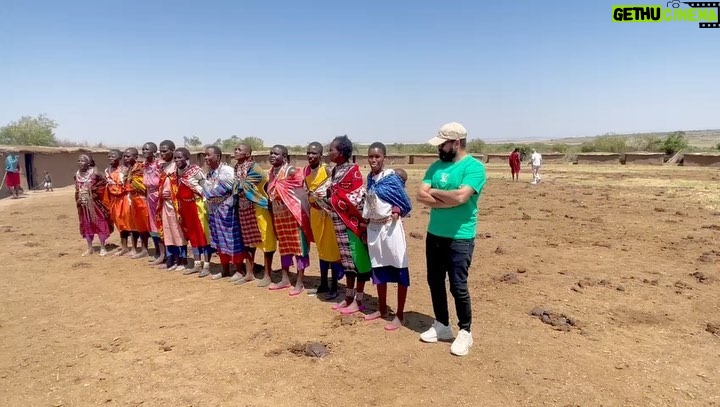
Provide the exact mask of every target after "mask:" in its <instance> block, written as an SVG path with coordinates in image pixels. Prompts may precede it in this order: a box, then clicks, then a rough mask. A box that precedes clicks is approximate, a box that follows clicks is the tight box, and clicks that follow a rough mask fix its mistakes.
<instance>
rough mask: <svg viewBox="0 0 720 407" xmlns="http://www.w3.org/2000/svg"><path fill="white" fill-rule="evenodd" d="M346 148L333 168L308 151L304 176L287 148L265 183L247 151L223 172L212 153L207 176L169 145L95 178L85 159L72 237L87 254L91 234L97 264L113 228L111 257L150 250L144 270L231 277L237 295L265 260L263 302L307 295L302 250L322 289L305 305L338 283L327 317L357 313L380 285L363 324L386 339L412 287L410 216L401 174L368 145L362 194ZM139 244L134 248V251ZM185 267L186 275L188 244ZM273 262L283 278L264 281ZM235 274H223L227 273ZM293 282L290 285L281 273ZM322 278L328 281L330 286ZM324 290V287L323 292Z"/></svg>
mask: <svg viewBox="0 0 720 407" xmlns="http://www.w3.org/2000/svg"><path fill="white" fill-rule="evenodd" d="M352 151H353V145H352V142H351V141H350V140H349V139H348V138H347V136H342V137H337V138H335V139H334V140H333V141H332V143H331V144H330V147H329V153H328V158H329V160H330V161H331V162H332V163H333V164H334V165H333V166H332V168H330V167H329V166H327V165H325V164H324V163H323V160H322V157H323V146H322V144H320V143H317V142H314V143H311V144H310V145H309V146H308V148H307V160H308V165H307V166H305V167H304V168H298V167H294V166H292V165H291V164H290V163H289V156H288V151H287V149H286V148H285V147H284V146H282V145H276V146H274V147H273V148H272V149H271V150H270V158H269V162H270V164H271V169H270V171H269V173H268V172H265V171H264V170H263V169H262V168H261V167H260V165H259V164H258V163H257V162H255V161H254V160H253V158H252V149H251V148H250V146H248V145H244V144H241V145H238V146H237V147H236V148H235V152H234V153H235V154H234V158H235V160H236V164H235V166H234V168H233V167H231V166H229V165H227V164H225V163H223V162H222V151H221V150H220V148H218V147H216V146H209V147H207V148H206V150H205V163H206V166H207V172H205V171H203V169H201V168H200V167H199V166H197V165H195V164H192V163H191V162H190V152H189V151H188V150H187V149H185V148H177V149H176V148H175V145H174V143H173V142H172V141H169V140H166V141H163V142H161V143H160V146H159V151H158V147H157V146H156V145H155V144H154V143H152V142H150V143H146V144H145V145H144V146H143V147H142V156H143V158H144V160H138V155H139V154H138V150H137V149H135V148H128V149H127V150H125V151H124V153H121V152H120V151H119V150H112V151H110V153H109V157H108V158H109V167H108V168H107V169H106V170H105V171H104V172H101V171H99V170H98V169H97V168H96V165H95V162H94V160H93V158H92V157H91V156H90V155H81V156H80V157H79V159H78V167H79V168H78V171H77V173H76V175H75V187H76V194H75V195H76V202H77V209H78V216H79V220H80V233H81V235H82V236H83V237H84V238H85V239H86V241H87V245H88V249H87V251H86V252H85V253H83V256H87V255H90V254H92V253H93V252H94V249H93V245H92V244H93V240H94V237H95V235H97V236H98V238H99V239H100V244H101V246H100V255H101V256H105V255H107V251H106V249H105V243H106V241H107V239H108V238H109V236H110V234H111V233H112V232H113V230H114V229H117V230H118V231H119V232H120V239H121V247H119V248H118V250H117V252H116V255H118V256H122V255H127V256H130V257H132V258H136V259H137V258H142V257H147V256H148V241H149V238H152V240H153V243H154V246H155V248H156V250H155V255H154V256H153V257H151V258H150V260H149V261H150V264H151V266H154V267H158V268H165V269H168V270H181V271H184V273H183V274H186V275H191V274H195V273H198V275H199V277H206V276H212V277H211V278H212V279H221V278H224V277H230V279H229V280H230V281H233V282H234V283H235V284H246V283H248V282H250V281H253V280H255V275H254V266H255V263H254V260H255V252H256V250H257V249H260V250H261V251H262V252H263V254H264V266H265V267H264V272H263V276H262V278H261V279H259V281H258V283H257V285H258V286H259V287H267V288H268V289H269V290H272V291H280V290H286V289H288V290H290V291H289V295H290V296H292V297H295V296H297V295H299V294H301V293H302V292H303V291H305V287H304V284H303V279H304V275H305V270H306V269H307V268H308V267H309V266H310V259H309V247H310V244H312V243H314V244H315V246H316V248H317V252H318V257H319V268H320V277H321V278H320V281H321V282H320V285H319V287H318V288H317V290H312V292H310V290H308V293H310V294H321V293H322V294H323V295H324V297H325V298H326V299H328V300H332V299H335V298H337V297H338V281H339V280H341V279H343V278H345V279H346V289H345V297H344V299H343V300H342V301H340V302H338V303H336V304H334V305H333V309H334V310H337V311H338V312H340V313H342V314H344V315H349V314H353V313H356V312H362V311H365V305H364V290H365V284H366V283H367V282H368V281H370V280H371V279H372V281H373V283H374V284H375V285H376V286H377V291H378V298H379V309H378V310H377V311H375V312H372V313H369V311H368V312H366V313H365V314H366V315H365V319H367V320H376V319H380V318H382V319H386V320H390V322H389V323H388V324H387V325H385V329H387V330H396V329H398V328H399V327H400V326H401V325H402V324H403V322H404V315H403V309H404V304H405V298H406V296H407V289H408V286H409V285H410V278H409V272H408V255H407V246H406V241H405V231H404V229H403V224H402V218H403V217H405V216H407V215H408V214H409V213H410V210H411V204H410V199H409V198H408V195H407V193H406V192H405V182H406V180H407V174H406V173H405V172H404V171H403V170H401V169H396V170H393V169H387V168H385V164H384V159H385V155H386V148H385V146H384V145H383V144H382V143H374V144H372V145H371V146H370V148H369V149H368V164H369V165H370V169H371V172H370V173H369V174H368V176H367V183H366V184H364V182H363V176H362V174H361V172H360V169H359V167H358V166H357V165H356V164H354V163H352V162H351V157H352ZM138 243H139V245H140V247H138ZM188 243H189V244H190V246H191V247H192V251H193V253H192V254H193V258H194V261H193V266H192V267H189V266H188V264H187V260H186V259H187V254H188V253H187V251H186V250H187V249H186V248H187V245H188ZM276 251H277V252H279V255H280V264H281V279H280V281H279V282H275V283H274V282H272V280H271V273H272V262H273V257H274V253H275V252H276ZM213 253H217V255H218V257H219V259H220V263H221V265H222V271H220V272H219V273H216V274H212V273H211V271H210V259H211V256H212V254H213ZM231 264H233V265H234V266H235V268H236V270H237V271H236V272H235V273H234V274H232V275H231V271H230V265H231ZM293 266H294V267H295V269H296V272H297V273H296V280H295V284H294V285H293V284H292V283H291V281H290V268H291V267H293ZM328 277H329V278H328ZM328 279H329V280H330V281H328ZM388 283H397V284H398V306H397V309H396V311H395V312H394V317H393V318H392V319H390V316H391V314H390V311H389V309H388V307H387V284H388Z"/></svg>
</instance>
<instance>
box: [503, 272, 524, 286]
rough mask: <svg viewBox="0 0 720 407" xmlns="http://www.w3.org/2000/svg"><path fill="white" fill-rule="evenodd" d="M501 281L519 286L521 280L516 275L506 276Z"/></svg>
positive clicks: (508, 274)
mask: <svg viewBox="0 0 720 407" xmlns="http://www.w3.org/2000/svg"><path fill="white" fill-rule="evenodd" d="M500 281H502V282H504V283H508V284H517V283H519V282H520V280H518V276H517V274H515V273H507V274H504V275H503V276H502V277H500Z"/></svg>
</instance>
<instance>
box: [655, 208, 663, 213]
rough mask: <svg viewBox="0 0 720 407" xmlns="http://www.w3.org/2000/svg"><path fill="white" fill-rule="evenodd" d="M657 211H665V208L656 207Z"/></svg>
mask: <svg viewBox="0 0 720 407" xmlns="http://www.w3.org/2000/svg"><path fill="white" fill-rule="evenodd" d="M655 212H665V208H655Z"/></svg>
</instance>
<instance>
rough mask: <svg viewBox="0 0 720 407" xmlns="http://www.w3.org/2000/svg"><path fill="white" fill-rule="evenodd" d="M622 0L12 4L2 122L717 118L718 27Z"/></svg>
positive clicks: (575, 128) (222, 132) (159, 128)
mask: <svg viewBox="0 0 720 407" xmlns="http://www.w3.org/2000/svg"><path fill="white" fill-rule="evenodd" d="M511 3H512V4H511ZM620 3H622V2H620ZM612 4H614V3H613V2H611V1H604V0H603V1H599V0H596V1H583V2H581V1H560V0H558V1H549V0H548V1H535V0H532V1H530V0H523V1H517V2H515V3H513V2H509V1H507V2H500V1H496V2H486V1H482V2H481V1H478V2H471V1H437V0H435V1H427V0H415V1H408V0H397V1H390V0H386V1H379V0H366V1H354V2H351V1H337V0H335V1H324V0H323V1H272V0H267V1H220V0H217V1H203V2H200V1H194V2H193V1H157V0H149V1H135V0H127V1H114V2H110V1H74V0H66V1H33V0H28V1H17V0H10V1H9V2H8V1H7V0H6V1H4V2H3V13H2V23H0V24H1V26H2V31H1V34H0V55H2V62H1V63H0V95H2V97H0V124H5V123H8V122H10V121H12V120H16V119H17V118H19V117H20V116H22V115H36V114H38V113H46V114H48V115H49V116H50V117H51V118H53V119H55V120H56V121H58V123H59V124H60V126H59V127H58V129H57V135H58V137H59V138H61V139H71V140H76V141H88V142H90V143H97V142H100V141H102V142H104V143H105V144H107V145H125V144H141V143H143V142H145V141H147V140H156V141H159V140H162V139H165V138H169V139H173V140H176V141H181V140H182V138H183V136H192V135H197V136H199V137H200V138H202V139H203V140H204V141H205V142H212V141H213V140H215V139H217V138H219V137H222V138H225V137H228V136H231V135H233V134H236V135H238V136H240V137H245V136H257V137H260V138H262V139H264V140H265V144H274V143H285V144H290V145H296V144H305V143H307V142H310V141H313V140H318V141H328V140H330V139H331V138H332V137H334V136H336V135H340V134H345V133H347V134H348V135H349V136H350V137H351V139H353V140H355V141H358V142H372V141H383V142H423V141H426V140H427V139H429V138H430V137H432V136H433V135H434V133H435V132H436V131H437V128H439V127H440V126H441V125H442V124H443V123H445V122H448V121H459V122H461V123H463V124H464V125H465V126H466V128H467V129H468V132H469V135H470V137H471V138H482V139H484V140H486V141H492V140H506V139H526V138H558V137H571V136H588V135H596V134H601V133H606V132H641V131H665V130H676V129H686V130H689V129H709V128H720V115H719V114H718V113H717V108H718V107H719V106H720V73H719V71H718V66H720V64H719V62H720V53H719V52H718V51H720V29H700V28H698V24H697V23H694V22H670V23H658V24H618V23H613V22H612V21H611V6H612Z"/></svg>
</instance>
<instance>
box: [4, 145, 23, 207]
mask: <svg viewBox="0 0 720 407" xmlns="http://www.w3.org/2000/svg"><path fill="white" fill-rule="evenodd" d="M5 183H6V185H7V186H8V188H9V189H10V193H11V194H12V197H13V199H17V198H19V197H20V194H21V193H22V188H21V187H20V161H19V160H18V156H17V155H15V154H13V153H8V156H7V157H5Z"/></svg>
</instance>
